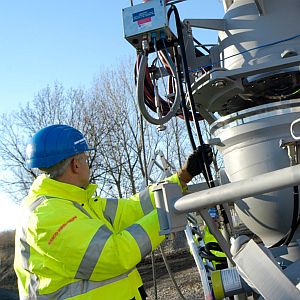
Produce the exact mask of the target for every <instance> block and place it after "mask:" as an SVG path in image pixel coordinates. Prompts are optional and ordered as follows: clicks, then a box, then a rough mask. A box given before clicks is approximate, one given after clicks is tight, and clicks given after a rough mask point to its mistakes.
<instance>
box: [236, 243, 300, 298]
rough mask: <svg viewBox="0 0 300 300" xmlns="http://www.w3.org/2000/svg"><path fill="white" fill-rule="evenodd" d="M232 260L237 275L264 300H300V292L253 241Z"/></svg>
mask: <svg viewBox="0 0 300 300" xmlns="http://www.w3.org/2000/svg"><path fill="white" fill-rule="evenodd" d="M233 260H234V261H235V263H236V266H237V269H238V272H239V274H240V275H241V276H242V277H243V279H244V280H245V281H246V282H247V283H248V284H249V285H250V286H252V287H254V288H255V289H256V290H257V291H258V292H259V293H260V294H261V295H262V297H264V299H266V300H282V299H286V300H296V299H300V291H299V290H298V289H297V288H296V287H295V286H294V284H293V283H292V282H291V281H290V280H289V279H288V278H287V277H286V276H285V274H284V273H283V272H282V271H281V270H280V268H279V267H278V266H277V265H276V264H275V263H274V262H273V261H272V260H271V259H270V258H269V257H268V255H267V254H266V253H265V252H264V251H263V250H262V249H261V248H260V247H259V246H258V245H257V244H256V243H255V242H254V241H253V240H250V241H249V242H248V243H247V244H246V245H245V246H244V247H243V248H242V249H241V250H240V251H238V253H237V254H236V255H235V256H234V257H233Z"/></svg>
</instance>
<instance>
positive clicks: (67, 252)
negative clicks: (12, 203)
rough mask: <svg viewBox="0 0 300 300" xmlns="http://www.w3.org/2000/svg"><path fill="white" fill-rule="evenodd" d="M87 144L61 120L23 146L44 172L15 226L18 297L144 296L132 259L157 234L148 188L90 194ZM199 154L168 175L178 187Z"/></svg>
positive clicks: (198, 166)
mask: <svg viewBox="0 0 300 300" xmlns="http://www.w3.org/2000/svg"><path fill="white" fill-rule="evenodd" d="M91 150H92V149H90V148H89V147H88V145H87V143H86V141H85V138H84V137H83V135H82V134H81V133H80V132H79V131H78V130H76V129H75V128H72V127H70V126H66V125H52V126H49V127H46V128H43V129H41V130H40V131H38V132H37V133H36V134H35V135H34V136H33V137H32V140H31V142H30V143H29V145H28V146H27V149H26V154H27V164H28V166H29V167H30V168H38V169H40V170H42V171H43V172H44V174H43V175H40V176H39V177H38V178H37V179H36V180H35V181H34V182H33V184H32V187H31V189H30V191H29V194H28V196H27V197H26V198H25V200H24V202H23V204H22V208H21V209H22V216H23V218H22V220H21V222H20V225H19V227H18V228H17V231H16V252H15V264H14V267H15V271H16V274H17V277H18V286H19V294H20V299H85V300H86V299H102V300H105V299H107V300H108V299H109V300H118V299H122V300H123V299H126V300H129V299H136V300H138V299H145V298H146V294H145V291H144V289H143V283H142V280H141V277H140V275H139V273H138V271H137V269H136V265H137V264H138V263H139V262H140V261H141V259H142V258H143V257H145V256H146V255H147V254H148V253H150V252H151V251H152V250H154V249H155V248H156V247H157V246H158V245H159V243H161V242H162V240H163V239H164V237H162V236H159V223H158V218H157V211H156V209H155V203H154V196H153V193H152V192H151V187H150V188H147V189H146V190H144V191H142V192H141V193H140V194H137V195H134V196H132V197H130V198H129V199H104V198H100V197H94V196H93V195H94V193H95V191H96V188H97V186H96V185H95V184H90V183H89V166H88V163H87V156H86V152H87V151H91ZM204 150H205V151H204V152H205V153H206V154H208V155H209V156H211V149H210V148H209V147H207V146H205V147H204ZM201 158H202V155H201V149H198V151H195V152H194V153H193V154H192V155H191V156H190V157H189V159H188V160H187V163H186V165H185V166H184V167H183V168H182V170H180V171H179V172H178V174H175V175H173V176H171V177H169V178H168V181H170V182H174V183H177V184H178V185H180V186H181V187H184V186H185V185H186V184H187V182H189V181H190V180H191V179H192V177H193V176H195V175H197V174H200V173H201V171H202V169H203V161H202V160H201Z"/></svg>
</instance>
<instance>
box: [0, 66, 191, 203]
mask: <svg viewBox="0 0 300 300" xmlns="http://www.w3.org/2000/svg"><path fill="white" fill-rule="evenodd" d="M132 69H133V67H132V64H131V63H130V62H123V63H121V64H120V65H118V66H117V67H115V68H111V69H110V70H104V71H103V72H101V73H100V74H99V76H97V78H96V79H95V81H94V83H93V84H92V86H91V87H90V88H89V89H88V90H84V89H81V88H77V89H75V88H72V89H70V90H68V91H66V90H64V88H63V86H62V84H60V83H55V84H54V85H53V87H50V86H47V87H46V88H44V89H42V90H41V91H40V92H38V93H37V95H36V96H35V97H34V99H33V101H31V102H29V103H27V104H26V105H25V106H24V107H21V108H19V109H18V110H16V111H14V112H13V113H11V114H9V115H3V116H2V119H1V122H0V133H1V136H2V139H1V141H0V155H1V159H2V164H1V171H2V172H6V173H5V174H7V176H5V178H2V180H1V181H0V185H1V188H2V189H6V191H8V192H9V193H10V194H11V195H13V196H14V197H15V198H16V199H21V198H23V197H24V195H26V194H27V192H28V189H29V187H30V185H31V183H32V181H33V180H34V178H35V177H36V176H37V172H36V171H35V170H30V169H28V168H27V167H26V164H25V146H26V143H27V141H28V139H29V137H30V136H32V135H33V134H34V133H35V132H36V131H38V130H39V129H41V128H43V127H45V126H48V125H52V124H67V125H71V126H73V127H75V128H77V129H78V130H80V131H81V132H82V133H83V134H84V135H85V136H86V139H87V140H88V143H89V146H90V147H92V148H95V151H93V152H91V153H90V157H89V163H90V168H91V181H92V182H94V183H97V184H98V193H99V194H100V195H102V196H109V197H111V196H113V197H116V196H118V197H126V196H129V195H130V194H133V193H136V192H137V191H138V190H139V189H140V187H141V186H142V183H143V178H144V177H145V169H146V168H147V165H148V164H149V162H150V160H151V157H152V155H153V153H154V152H155V151H156V150H157V149H159V148H161V149H163V150H164V152H165V155H166V158H167V159H168V160H169V161H170V162H172V163H173V164H175V165H176V166H178V161H181V159H182V157H183V158H185V157H186V153H189V152H190V151H189V147H187V146H186V137H185V136H186V135H185V130H184V124H183V122H181V121H176V120H172V121H171V122H170V124H169V125H168V129H167V130H166V131H165V132H163V133H158V132H157V130H156V127H155V126H152V125H150V124H148V123H145V122H144V127H143V128H141V116H140V112H139V109H138V107H137V104H136V101H135V87H134V82H133V76H132V72H131V70H132ZM182 137H184V138H182ZM143 140H144V146H143ZM143 151H144V152H143ZM144 157H145V159H144ZM179 166H180V163H179Z"/></svg>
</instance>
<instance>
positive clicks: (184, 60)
mask: <svg viewBox="0 0 300 300" xmlns="http://www.w3.org/2000/svg"><path fill="white" fill-rule="evenodd" d="M172 12H174V15H175V22H176V27H177V34H178V43H179V46H180V50H181V56H182V63H183V73H184V78H185V82H186V86H187V92H188V95H189V98H190V104H191V112H192V116H193V120H194V124H195V127H196V132H197V136H198V139H199V143H200V145H201V146H203V144H204V141H203V137H202V134H201V130H200V126H199V122H198V120H197V118H196V108H195V101H194V97H193V93H192V88H191V81H190V75H189V71H188V63H187V57H186V52H185V45H184V38H183V34H182V25H181V21H180V17H179V13H178V10H177V8H176V6H174V5H172V6H171V8H170V9H169V11H168V17H169V16H170V15H171V13H172ZM202 159H203V161H204V166H205V172H203V175H204V177H205V179H206V181H207V184H208V186H209V187H211V188H212V187H215V184H214V181H213V177H212V174H211V170H210V167H209V162H208V157H207V155H206V153H204V152H203V151H202Z"/></svg>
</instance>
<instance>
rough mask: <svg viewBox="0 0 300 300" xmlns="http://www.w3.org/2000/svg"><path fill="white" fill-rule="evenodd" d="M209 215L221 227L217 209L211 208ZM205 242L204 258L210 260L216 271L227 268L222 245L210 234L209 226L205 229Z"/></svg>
mask: <svg viewBox="0 0 300 300" xmlns="http://www.w3.org/2000/svg"><path fill="white" fill-rule="evenodd" d="M208 213H209V214H210V216H211V217H212V219H213V220H214V222H215V223H216V224H217V226H218V227H219V222H218V221H219V214H218V211H217V209H216V208H215V207H213V208H209V209H208ZM203 241H204V243H205V247H204V249H202V250H203V252H202V254H203V257H206V258H208V259H209V261H211V263H212V264H213V266H214V268H215V269H216V270H222V269H225V268H227V267H228V266H227V258H226V254H225V253H224V252H223V250H222V249H221V247H220V245H219V244H218V241H217V240H216V238H215V237H214V236H213V234H212V233H211V232H210V230H209V228H208V226H207V225H205V226H204V229H203Z"/></svg>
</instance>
